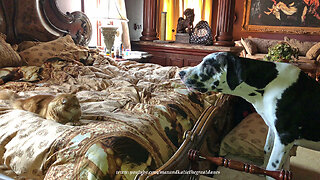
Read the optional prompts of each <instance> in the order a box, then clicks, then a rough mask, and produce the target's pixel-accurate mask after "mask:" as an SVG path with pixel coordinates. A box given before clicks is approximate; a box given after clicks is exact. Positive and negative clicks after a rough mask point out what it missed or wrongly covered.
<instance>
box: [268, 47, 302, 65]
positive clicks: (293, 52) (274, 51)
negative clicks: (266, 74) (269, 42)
mask: <svg viewBox="0 0 320 180" xmlns="http://www.w3.org/2000/svg"><path fill="white" fill-rule="evenodd" d="M298 55H299V50H298V48H294V47H291V46H290V45H289V44H288V43H287V42H279V43H277V44H276V45H274V46H272V47H269V52H268V54H267V55H266V56H265V57H264V60H265V61H277V62H289V61H292V60H295V59H298Z"/></svg>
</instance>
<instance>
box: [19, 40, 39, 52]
mask: <svg viewBox="0 0 320 180" xmlns="http://www.w3.org/2000/svg"><path fill="white" fill-rule="evenodd" d="M40 43H41V42H37V41H23V42H22V43H20V44H19V45H18V52H21V51H24V50H26V49H29V48H31V47H33V46H36V45H38V44H40Z"/></svg>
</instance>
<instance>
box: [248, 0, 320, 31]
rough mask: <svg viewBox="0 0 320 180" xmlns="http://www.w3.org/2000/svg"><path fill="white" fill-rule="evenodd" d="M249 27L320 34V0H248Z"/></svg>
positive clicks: (251, 28) (258, 29) (261, 29)
mask: <svg viewBox="0 0 320 180" xmlns="http://www.w3.org/2000/svg"><path fill="white" fill-rule="evenodd" d="M242 29H243V30H245V31H257V32H274V33H294V34H320V2H319V0H245V4H244V16H243V25H242Z"/></svg>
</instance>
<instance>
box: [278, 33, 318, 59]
mask: <svg viewBox="0 0 320 180" xmlns="http://www.w3.org/2000/svg"><path fill="white" fill-rule="evenodd" d="M284 42H287V43H289V45H290V46H292V47H295V48H298V49H299V55H301V56H305V55H306V54H307V52H308V50H309V49H310V48H311V47H312V46H313V45H315V44H316V42H308V41H305V42H302V41H299V40H297V39H290V38H288V37H286V36H285V37H284Z"/></svg>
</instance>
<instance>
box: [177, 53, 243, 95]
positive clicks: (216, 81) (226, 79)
mask: <svg viewBox="0 0 320 180" xmlns="http://www.w3.org/2000/svg"><path fill="white" fill-rule="evenodd" d="M241 69H242V68H241V62H240V59H239V58H238V57H236V56H234V55H233V54H231V53H228V52H218V53H213V54H210V55H208V56H206V57H204V58H203V61H202V62H201V63H200V64H199V65H197V66H195V67H191V68H188V69H186V70H183V71H180V72H179V75H180V78H181V80H182V81H183V82H184V83H185V85H186V86H187V87H188V88H189V89H191V90H197V91H200V92H202V93H205V92H208V91H216V92H222V93H228V92H230V90H231V91H232V90H234V89H235V88H236V87H237V86H238V85H239V84H240V83H242V82H243V80H242V79H243V77H241V76H242V73H241Z"/></svg>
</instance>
